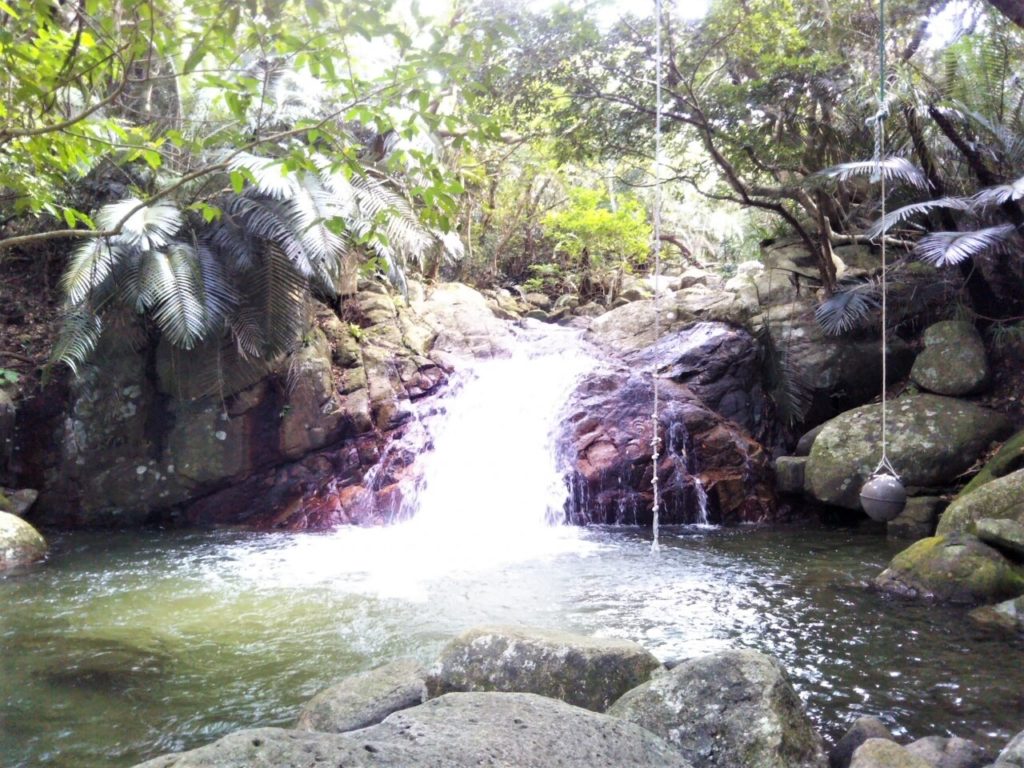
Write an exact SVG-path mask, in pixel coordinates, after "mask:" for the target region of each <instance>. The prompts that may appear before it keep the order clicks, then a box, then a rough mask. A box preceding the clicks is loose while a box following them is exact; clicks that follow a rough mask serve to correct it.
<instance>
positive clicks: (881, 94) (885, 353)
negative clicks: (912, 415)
mask: <svg viewBox="0 0 1024 768" xmlns="http://www.w3.org/2000/svg"><path fill="white" fill-rule="evenodd" d="M878 15H879V32H878V111H877V112H876V113H875V114H874V116H873V117H872V118H871V119H870V120H869V122H871V123H874V127H875V170H874V173H873V174H872V180H873V181H877V182H879V185H880V192H881V197H882V200H881V208H882V219H884V218H885V173H884V172H883V170H882V161H883V159H884V157H885V118H887V117H888V116H889V105H888V103H887V100H886V86H885V80H886V67H885V0H879V5H878ZM880 237H881V252H882V457H881V459H880V460H879V462H878V466H877V467H875V471H874V473H873V474H875V475H879V474H882V473H888V474H890V475H892V476H893V477H896V478H898V477H899V475H898V474H897V472H896V470H895V469H894V468H893V466H892V464H891V463H890V462H889V453H888V449H889V442H888V441H889V420H888V415H889V414H888V405H889V403H888V400H889V392H888V389H889V344H888V327H889V317H888V309H889V306H888V305H889V302H888V299H889V295H888V293H889V290H888V289H889V285H888V282H889V281H888V279H887V274H886V273H887V270H888V264H887V262H886V256H885V233H884V232H883V233H882V234H881V235H880Z"/></svg>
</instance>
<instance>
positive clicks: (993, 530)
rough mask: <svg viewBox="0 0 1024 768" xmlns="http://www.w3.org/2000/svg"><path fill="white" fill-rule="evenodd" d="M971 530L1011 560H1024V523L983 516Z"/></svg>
mask: <svg viewBox="0 0 1024 768" xmlns="http://www.w3.org/2000/svg"><path fill="white" fill-rule="evenodd" d="M969 532H970V533H973V534H974V535H975V536H977V537H978V538H979V539H981V540H982V541H984V542H985V543H986V544H988V545H989V546H991V547H995V548H996V549H998V550H999V551H1000V552H1002V553H1003V554H1005V555H1006V556H1007V557H1009V558H1010V559H1011V560H1024V523H1018V522H1017V521H1016V520H1007V519H1005V518H993V517H982V518H980V519H978V520H977V521H975V522H974V524H973V525H972V526H971V527H970V529H969Z"/></svg>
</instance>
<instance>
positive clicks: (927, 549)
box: [875, 533, 1024, 604]
mask: <svg viewBox="0 0 1024 768" xmlns="http://www.w3.org/2000/svg"><path fill="white" fill-rule="evenodd" d="M875 586H877V587H878V588H879V589H881V590H883V591H885V592H890V593H893V594H897V595H900V596H903V597H914V598H927V599H934V600H939V601H942V602H950V603H962V604H978V603H992V602H998V601H1000V600H1005V599H1007V598H1010V597H1015V596H1017V595H1020V594H1024V567H1021V566H1018V565H1015V564H1014V563H1011V562H1010V561H1009V560H1007V559H1006V558H1005V557H1003V556H1002V555H1001V554H1000V553H999V552H997V551H996V550H995V549H993V548H992V547H990V546H988V545H987V544H985V543H984V542H982V541H980V540H979V539H977V538H976V537H974V536H970V535H968V534H961V533H952V534H949V535H947V536H932V537H930V538H927V539H921V540H920V541H918V542H916V543H915V544H913V545H911V546H910V547H908V548H907V549H905V550H903V551H902V552H900V553H899V554H898V555H896V557H894V558H893V559H892V561H891V562H890V563H889V567H888V568H886V569H885V570H884V571H883V572H882V573H881V574H879V576H878V577H877V578H876V579H875Z"/></svg>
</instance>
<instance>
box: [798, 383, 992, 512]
mask: <svg viewBox="0 0 1024 768" xmlns="http://www.w3.org/2000/svg"><path fill="white" fill-rule="evenodd" d="M1011 429H1012V427H1011V425H1010V422H1009V421H1008V419H1006V418H1005V417H1004V416H1002V415H1001V414H999V413H996V412H994V411H991V410H988V409H987V408H982V407H980V406H977V405H973V404H971V403H966V402H963V401H960V400H954V399H952V398H948V397H941V396H939V395H912V396H908V397H902V398H899V399H898V400H894V401H891V402H890V403H889V405H888V438H889V440H888V457H889V460H890V461H891V463H892V465H893V467H894V468H895V469H896V471H897V473H898V474H899V475H900V478H901V479H902V481H903V484H904V485H905V486H918V487H924V488H941V487H944V486H946V485H948V484H949V483H950V481H951V479H952V478H955V477H957V476H958V475H960V474H961V473H962V472H964V471H966V470H967V469H968V468H969V467H970V466H971V465H972V464H973V463H974V462H975V461H976V460H977V458H978V457H979V456H980V455H981V454H982V453H983V452H984V451H985V449H986V448H987V447H988V446H989V445H990V444H991V443H992V442H993V441H996V440H999V439H1001V438H1003V437H1005V436H1006V435H1007V434H1008V433H1009V432H1010V431H1011ZM881 432H882V408H881V405H879V404H873V405H865V406H861V407H860V408H855V409H854V410H852V411H848V412H846V413H844V414H842V415H840V416H837V417H836V418H834V419H832V420H831V421H829V422H828V423H827V424H826V425H825V427H824V428H823V429H822V430H821V432H820V433H819V434H818V437H817V439H815V441H814V446H813V447H812V448H811V454H810V457H809V459H808V462H807V469H806V482H807V485H806V487H807V491H808V492H809V493H810V495H811V496H813V497H814V498H815V499H817V500H818V501H821V502H824V503H826V504H832V505H834V506H839V507H846V508H847V509H858V508H859V506H860V489H861V486H863V484H864V483H865V481H866V480H867V479H868V478H869V477H870V476H871V474H872V472H873V471H874V469H875V467H876V465H877V464H878V461H879V458H880V456H881ZM947 514H948V510H947Z"/></svg>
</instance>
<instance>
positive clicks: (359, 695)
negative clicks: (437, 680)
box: [295, 659, 427, 733]
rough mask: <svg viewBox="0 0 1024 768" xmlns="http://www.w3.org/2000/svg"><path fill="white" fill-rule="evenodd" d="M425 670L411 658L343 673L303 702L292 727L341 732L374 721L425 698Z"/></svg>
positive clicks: (376, 721) (412, 705) (363, 726)
mask: <svg viewBox="0 0 1024 768" xmlns="http://www.w3.org/2000/svg"><path fill="white" fill-rule="evenodd" d="M426 677H427V675H426V670H425V669H424V668H423V666H422V665H421V664H419V663H418V662H416V661H413V660H411V659H399V660H398V661H393V662H391V663H390V664H385V665H384V666H381V667H377V668H376V669H371V670H369V671H367V672H361V673H359V674H356V675H352V676H351V677H346V678H345V679H344V680H342V681H341V682H339V683H336V684H335V685H332V686H330V687H329V688H325V689H324V690H322V691H320V693H318V694H317V695H316V696H314V697H313V698H312V699H310V700H309V701H308V702H306V703H305V704H304V705H303V707H302V710H301V711H300V712H299V719H298V721H297V722H296V724H295V727H296V728H297V729H298V730H300V731H321V732H325V733H344V732H345V731H354V730H356V729H357V728H365V727H367V726H369V725H375V724H377V723H379V722H380V721H381V720H383V719H384V718H385V717H387V716H388V715H390V714H391V713H392V712H397V711H398V710H400V709H408V708H409V707H414V706H416V705H417V704H422V703H423V702H424V701H426V700H427V683H426Z"/></svg>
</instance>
